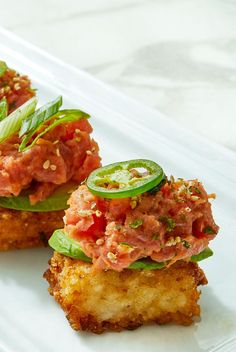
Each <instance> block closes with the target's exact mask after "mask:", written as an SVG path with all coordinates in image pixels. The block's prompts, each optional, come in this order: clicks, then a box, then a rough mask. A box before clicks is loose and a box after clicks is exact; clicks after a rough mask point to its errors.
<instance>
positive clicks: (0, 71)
mask: <svg viewBox="0 0 236 352" xmlns="http://www.w3.org/2000/svg"><path fill="white" fill-rule="evenodd" d="M6 70H7V64H6V63H5V62H4V61H0V77H2V76H3V75H4V73H5V72H6Z"/></svg>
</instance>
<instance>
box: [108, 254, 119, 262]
mask: <svg viewBox="0 0 236 352" xmlns="http://www.w3.org/2000/svg"><path fill="white" fill-rule="evenodd" d="M107 258H108V259H109V260H110V261H111V262H112V263H116V262H117V256H116V254H114V253H112V252H108V253H107Z"/></svg>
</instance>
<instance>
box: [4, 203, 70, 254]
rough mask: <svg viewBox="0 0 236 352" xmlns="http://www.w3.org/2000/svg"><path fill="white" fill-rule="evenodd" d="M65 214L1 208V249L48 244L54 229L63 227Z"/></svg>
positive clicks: (61, 212)
mask: <svg viewBox="0 0 236 352" xmlns="http://www.w3.org/2000/svg"><path fill="white" fill-rule="evenodd" d="M63 215H64V211H54V212H41V213H40V212H29V211H18V210H11V209H4V208H0V250H1V251H6V250H9V249H17V248H18V249H20V248H29V247H39V246H43V245H44V246H45V245H47V241H48V239H49V238H50V236H51V235H52V233H53V231H54V230H56V229H58V228H61V227H63V220H62V218H63Z"/></svg>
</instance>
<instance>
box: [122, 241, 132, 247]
mask: <svg viewBox="0 0 236 352" xmlns="http://www.w3.org/2000/svg"><path fill="white" fill-rule="evenodd" d="M119 245H122V246H126V247H130V248H133V246H132V244H129V243H127V242H120V243H119Z"/></svg>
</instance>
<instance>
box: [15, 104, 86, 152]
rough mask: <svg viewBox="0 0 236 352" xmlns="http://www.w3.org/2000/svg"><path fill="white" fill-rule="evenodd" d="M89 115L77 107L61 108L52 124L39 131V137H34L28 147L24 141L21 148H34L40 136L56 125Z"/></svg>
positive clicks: (54, 116)
mask: <svg viewBox="0 0 236 352" xmlns="http://www.w3.org/2000/svg"><path fill="white" fill-rule="evenodd" d="M89 117H90V116H89V115H88V114H86V113H85V112H83V111H81V110H77V109H71V110H60V111H59V112H58V113H57V114H55V115H53V116H52V118H53V119H55V121H54V122H53V123H52V124H51V125H49V126H47V127H46V128H45V129H44V130H43V131H42V132H41V133H39V134H38V135H37V137H35V138H34V140H33V141H32V143H31V144H29V145H28V146H27V147H26V143H22V144H21V145H20V148H19V150H20V151H21V152H23V151H25V150H27V149H30V148H32V147H33V145H34V144H35V143H36V142H37V140H38V139H39V138H41V137H42V136H43V135H44V134H45V133H47V132H49V131H50V130H52V129H54V128H55V127H56V126H59V125H61V124H64V123H68V122H74V121H79V120H81V119H88V118H89Z"/></svg>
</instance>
